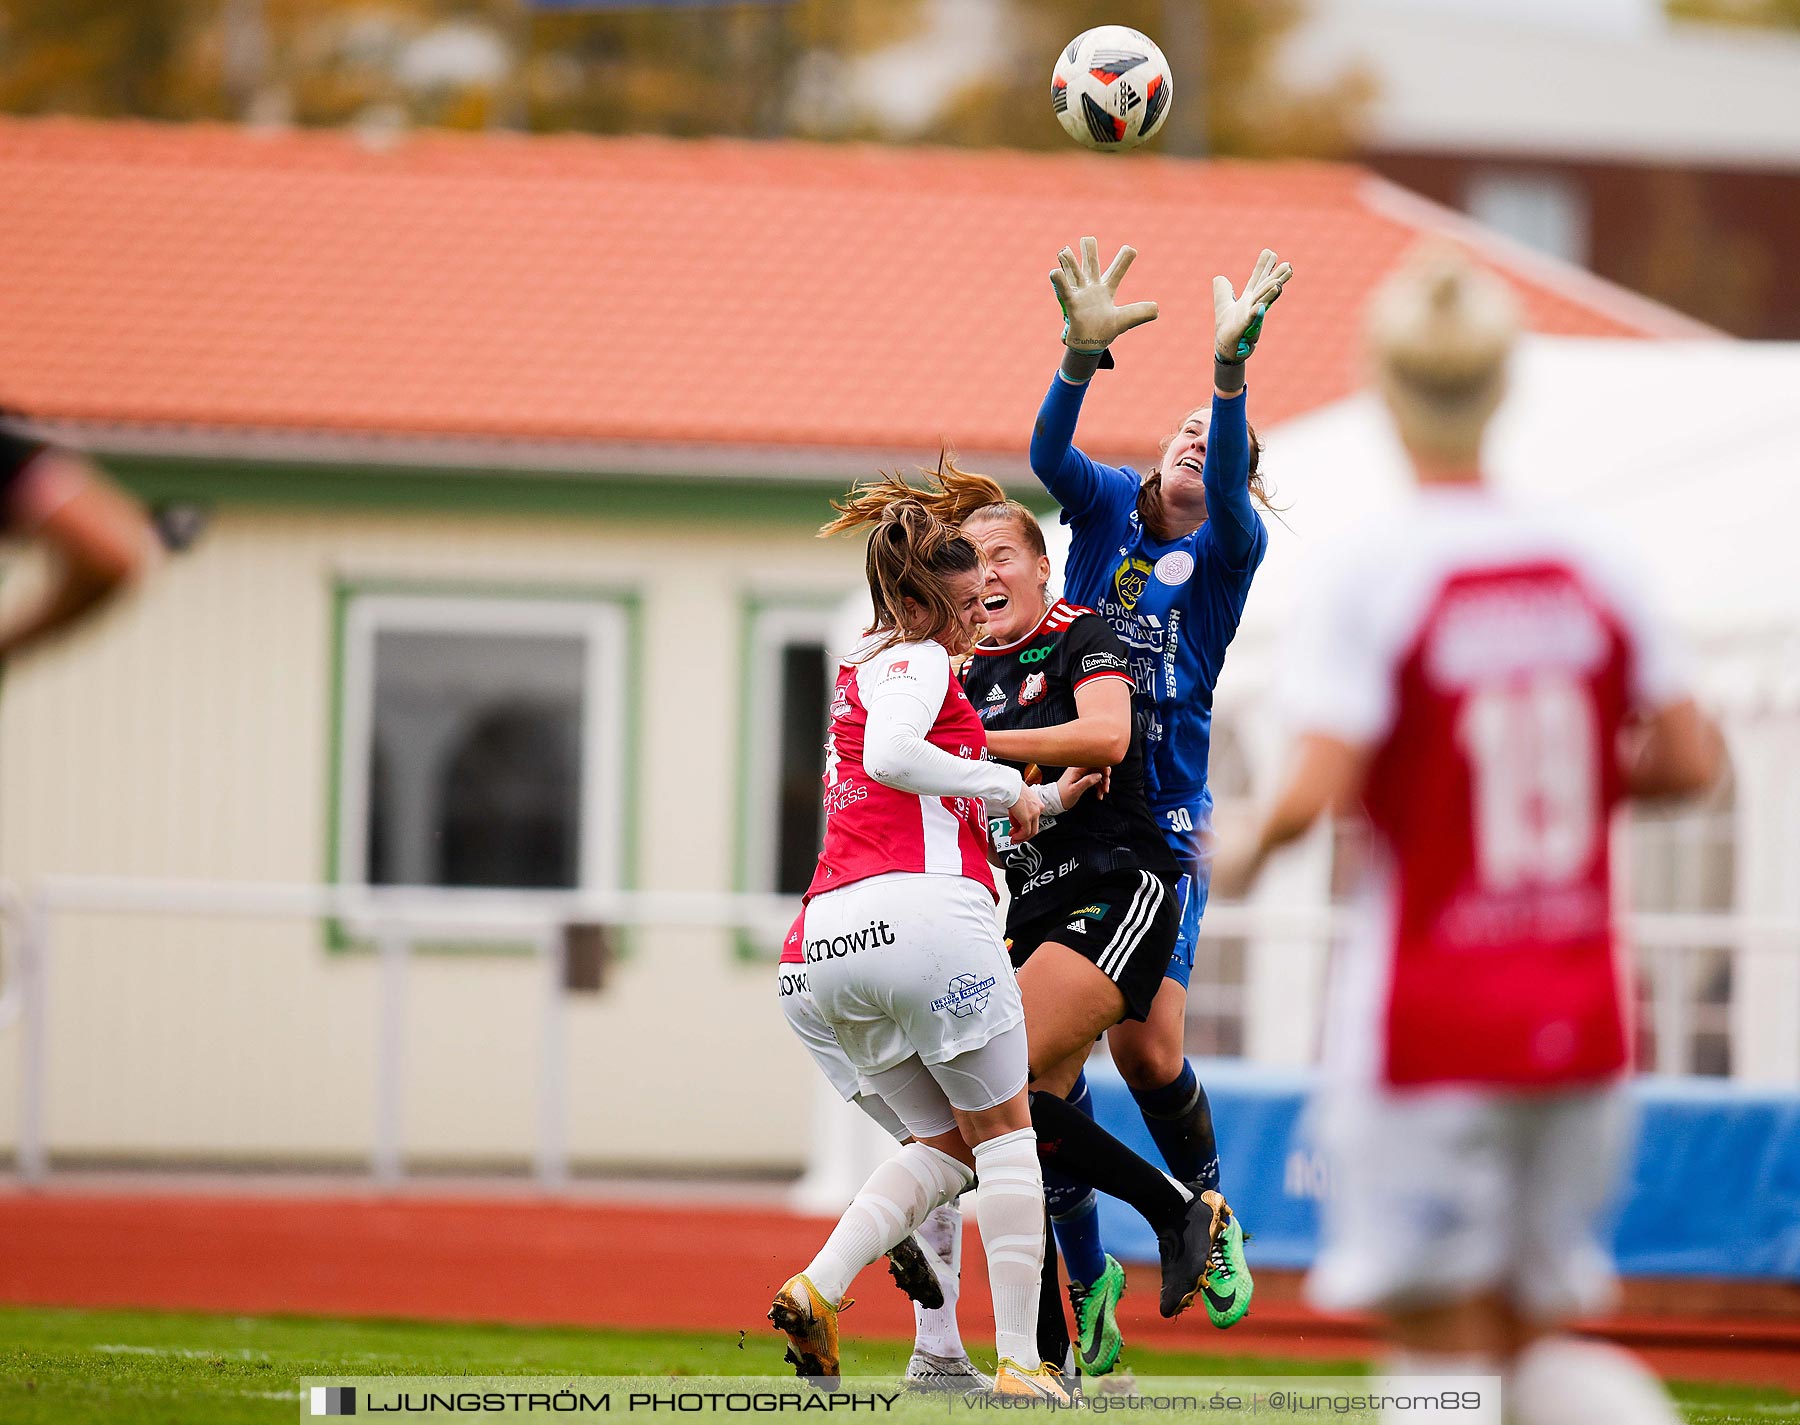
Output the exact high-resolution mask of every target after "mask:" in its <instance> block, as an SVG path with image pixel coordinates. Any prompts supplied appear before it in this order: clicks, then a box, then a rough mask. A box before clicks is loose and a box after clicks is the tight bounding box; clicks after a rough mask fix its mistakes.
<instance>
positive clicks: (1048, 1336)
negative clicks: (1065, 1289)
mask: <svg viewBox="0 0 1800 1425" xmlns="http://www.w3.org/2000/svg"><path fill="white" fill-rule="evenodd" d="M1037 1348H1038V1357H1039V1359H1040V1360H1044V1361H1048V1362H1049V1363H1050V1364H1051V1365H1053V1366H1055V1367H1056V1368H1057V1370H1059V1371H1060V1370H1062V1369H1063V1367H1064V1366H1065V1365H1066V1364H1067V1363H1068V1359H1069V1320H1068V1318H1067V1317H1066V1316H1064V1315H1063V1304H1062V1275H1061V1273H1059V1272H1058V1271H1057V1269H1056V1237H1055V1235H1054V1234H1053V1233H1052V1232H1051V1230H1050V1214H1049V1213H1045V1214H1044V1279H1043V1289H1042V1290H1041V1291H1040V1292H1039V1293H1038V1319H1037Z"/></svg>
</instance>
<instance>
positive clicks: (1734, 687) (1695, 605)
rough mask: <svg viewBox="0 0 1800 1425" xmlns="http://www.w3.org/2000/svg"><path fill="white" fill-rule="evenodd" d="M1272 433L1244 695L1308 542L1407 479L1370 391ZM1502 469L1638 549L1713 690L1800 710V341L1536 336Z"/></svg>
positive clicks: (1238, 676)
mask: <svg viewBox="0 0 1800 1425" xmlns="http://www.w3.org/2000/svg"><path fill="white" fill-rule="evenodd" d="M1254 399H1255V393H1254V391H1252V401H1253V402H1254ZM1266 436H1267V439H1266V444H1267V447H1268V449H1267V453H1266V456H1265V466H1264V468H1265V471H1266V472H1267V473H1268V475H1269V477H1270V479H1271V480H1272V481H1273V483H1274V485H1275V487H1276V499H1277V503H1278V504H1281V505H1283V506H1285V507H1286V508H1285V510H1284V513H1283V519H1282V521H1281V522H1274V523H1273V524H1272V533H1271V540H1270V549H1269V555H1268V558H1267V560H1266V562H1265V563H1264V565H1263V568H1262V570H1261V571H1260V572H1259V573H1258V575H1257V579H1256V585H1255V588H1254V590H1253V592H1252V594H1251V597H1250V604H1249V607H1248V609H1247V610H1246V613H1245V619H1244V626H1243V630H1242V632H1241V633H1240V635H1239V643H1238V646H1237V647H1235V648H1234V649H1233V651H1232V661H1231V662H1230V663H1228V664H1227V671H1226V677H1225V680H1224V681H1225V683H1226V684H1227V685H1230V684H1233V683H1237V682H1239V681H1240V680H1241V681H1242V682H1244V683H1246V684H1248V685H1249V686H1247V687H1246V688H1245V689H1244V691H1245V692H1250V691H1252V690H1253V689H1254V687H1255V685H1256V683H1257V682H1258V681H1259V679H1257V678H1255V677H1251V676H1248V675H1252V674H1255V673H1258V672H1260V671H1262V665H1263V657H1264V655H1265V653H1266V651H1267V649H1268V646H1269V644H1270V643H1271V642H1272V641H1273V640H1274V638H1275V636H1276V635H1277V634H1278V631H1279V630H1280V629H1281V628H1282V626H1283V625H1284V624H1285V622H1286V619H1287V616H1288V614H1289V613H1290V612H1291V610H1292V608H1293V604H1294V600H1295V598H1296V597H1297V595H1298V593H1299V591H1300V589H1301V588H1302V587H1303V586H1304V584H1305V575H1306V565H1307V558H1308V553H1309V551H1310V550H1312V549H1315V548H1318V547H1320V546H1321V545H1323V544H1325V543H1327V542H1328V541H1330V540H1332V539H1333V538H1335V537H1340V536H1343V535H1345V534H1347V533H1348V532H1349V531H1351V530H1352V529H1354V527H1355V526H1356V525H1358V524H1359V523H1361V521H1362V520H1363V519H1364V518H1365V517H1366V516H1368V515H1369V514H1371V513H1372V512H1374V511H1377V510H1379V508H1380V507H1381V505H1382V504H1384V503H1387V502H1391V501H1393V500H1395V499H1397V498H1398V497H1399V496H1400V495H1401V494H1402V493H1403V491H1404V490H1405V489H1406V488H1407V484H1408V482H1407V475H1406V465H1405V462H1404V458H1403V457H1402V455H1401V452H1400V448H1399V445H1398V443H1397V441H1396V439H1395V437H1394V434H1393V431H1392V428H1391V426H1390V425H1389V424H1388V421H1387V419H1386V416H1385V414H1384V413H1383V412H1382V410H1381V408H1380V403H1379V401H1378V400H1377V399H1376V398H1375V397H1374V396H1372V395H1370V394H1367V393H1365V394H1362V395H1358V396H1353V397H1351V398H1349V399H1347V400H1344V401H1340V402H1337V403H1336V404H1334V405H1331V406H1327V407H1324V408H1323V409H1321V410H1318V411H1315V412H1312V413H1311V414H1309V415H1307V416H1304V417H1301V418H1300V419H1297V420H1294V421H1289V422H1287V423H1286V424H1284V425H1281V426H1279V427H1277V428H1275V429H1273V430H1271V431H1269V432H1267V433H1266ZM1488 463H1489V468H1490V470H1491V471H1492V473H1493V478H1494V480H1495V482H1496V483H1497V484H1499V485H1501V486H1502V487H1504V488H1506V489H1510V490H1517V491H1520V492H1521V493H1527V494H1530V495H1533V496H1536V497H1541V498H1545V499H1550V500H1555V501H1558V502H1562V503H1566V504H1567V505H1569V506H1570V507H1571V512H1572V513H1573V514H1576V515H1578V516H1579V517H1581V518H1584V519H1588V518H1592V519H1597V520H1599V521H1602V522H1604V524H1605V525H1606V526H1608V527H1609V528H1611V529H1613V530H1615V531H1616V532H1617V533H1618V535H1619V536H1620V537H1621V538H1622V539H1623V540H1625V541H1626V542H1627V543H1628V545H1629V546H1631V547H1632V548H1634V550H1635V552H1636V553H1637V555H1638V556H1639V559H1640V561H1641V562H1642V564H1643V566H1644V567H1645V568H1646V569H1647V570H1648V572H1649V574H1650V576H1651V578H1652V579H1653V581H1654V584H1655V586H1656V589H1657V593H1658V596H1659V597H1660V599H1661V600H1662V602H1663V606H1664V610H1665V612H1666V613H1667V614H1668V615H1669V616H1670V617H1671V618H1673V619H1674V620H1675V621H1676V623H1677V624H1678V626H1679V627H1680V628H1681V629H1682V630H1683V632H1684V633H1685V634H1686V636H1687V637H1688V638H1689V640H1690V641H1691V642H1692V643H1694V644H1695V645H1696V646H1697V647H1698V648H1700V649H1701V650H1703V651H1704V653H1705V655H1706V656H1705V665H1706V666H1705V674H1704V686H1705V687H1706V689H1707V691H1708V692H1709V693H1710V694H1711V695H1712V696H1713V697H1714V698H1715V700H1718V701H1722V702H1730V703H1733V704H1735V705H1738V706H1746V705H1756V706H1761V707H1765V708H1766V707H1769V706H1771V705H1774V706H1780V707H1784V708H1795V707H1800V560H1797V559H1796V556H1795V552H1794V533H1795V531H1796V529H1800V344H1788V343H1781V344H1755V343H1745V342H1724V341H1721V342H1703V343H1702V342H1696V343H1688V342H1646V341H1597V340H1583V339H1570V338H1534V339H1531V340H1529V341H1527V342H1526V343H1524V345H1523V348H1522V350H1521V351H1520V353H1519V356H1518V358H1517V360H1516V362H1515V365H1514V370H1513V379H1512V394H1511V396H1510V398H1509V400H1508V401H1507V403H1506V405H1505V407H1504V408H1503V409H1502V411H1501V413H1500V416H1499V418H1498V419H1497V421H1496V424H1495V428H1494V432H1493V437H1492V440H1491V442H1490V446H1489V451H1488ZM1746 650H1754V653H1753V655H1752V656H1751V657H1750V658H1748V659H1746V657H1745V653H1746ZM1240 659H1241V662H1240ZM1249 665H1256V666H1254V667H1253V666H1249ZM1752 665H1754V666H1752ZM1220 691H1221V697H1230V696H1234V695H1235V694H1236V692H1237V690H1235V689H1233V688H1232V687H1229V686H1227V687H1222V688H1221V690H1220Z"/></svg>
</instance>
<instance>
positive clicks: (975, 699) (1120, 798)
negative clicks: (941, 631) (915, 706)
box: [963, 601, 1178, 924]
mask: <svg viewBox="0 0 1800 1425" xmlns="http://www.w3.org/2000/svg"><path fill="white" fill-rule="evenodd" d="M1099 678H1116V679H1119V680H1120V681H1122V682H1124V683H1125V684H1126V686H1127V688H1129V687H1130V686H1131V663H1130V659H1129V657H1128V656H1127V654H1126V651H1125V645H1124V644H1122V643H1121V642H1120V641H1119V636H1118V635H1117V634H1116V633H1114V632H1113V631H1112V629H1111V628H1110V627H1109V626H1108V625H1107V622H1106V620H1105V619H1103V618H1101V617H1100V616H1099V615H1098V614H1095V613H1094V612H1093V611H1092V610H1090V609H1084V608H1080V607H1078V606H1077V605H1074V604H1069V603H1064V602H1061V601H1058V602H1057V603H1055V604H1053V605H1051V607H1050V608H1049V610H1048V611H1046V613H1045V614H1044V617H1043V618H1042V619H1041V620H1040V621H1039V623H1038V625H1037V627H1036V628H1034V629H1032V631H1031V632H1030V633H1028V634H1026V635H1025V636H1024V637H1023V638H1021V639H1019V640H1018V641H1017V642H1014V643H1008V644H1005V645H1004V646H1002V647H997V648H996V647H989V646H985V645H983V646H978V647H977V648H976V649H975V654H974V656H973V657H971V658H970V659H969V665H968V668H967V669H966V670H965V671H964V674H963V686H964V689H965V691H967V693H968V695H969V701H970V702H971V703H973V704H974V705H975V711H976V712H977V713H978V714H979V715H980V717H981V721H982V724H983V726H985V727H986V728H987V729H988V730H989V731H998V730H1000V729H1002V728H1030V727H1055V726H1057V725H1058V724H1060V723H1065V722H1074V721H1075V719H1076V718H1077V717H1078V716H1079V715H1080V713H1079V710H1078V709H1077V707H1076V705H1075V690H1076V689H1077V688H1079V687H1081V686H1082V685H1083V684H1084V683H1090V682H1093V681H1094V680H1095V679H1099ZM1023 770H1025V771H1026V774H1027V777H1028V779H1029V777H1030V772H1029V768H1025V769H1023ZM1063 770H1064V769H1063V768H1061V767H1040V768H1039V769H1038V771H1039V774H1040V777H1039V779H1040V780H1041V781H1043V782H1044V783H1046V784H1048V783H1051V782H1054V781H1055V780H1056V779H1057V778H1058V777H1060V776H1061V775H1062V773H1063ZM989 825H990V830H991V831H992V832H993V835H994V844H995V846H996V847H1000V848H1004V849H1003V852H1002V854H1003V855H1004V857H1005V861H1006V880H1007V885H1008V886H1009V888H1010V889H1011V891H1012V898H1013V901H1012V909H1011V910H1010V911H1009V912H1008V917H1007V918H1008V921H1009V923H1015V924H1016V923H1020V922H1023V921H1026V920H1029V919H1031V918H1032V917H1034V916H1037V915H1045V914H1050V913H1052V912H1056V911H1058V910H1059V908H1060V907H1061V906H1062V904H1063V902H1064V901H1065V899H1066V898H1068V897H1074V896H1079V895H1081V894H1082V888H1083V887H1084V886H1086V885H1087V884H1088V883H1089V882H1091V881H1093V880H1094V879H1095V878H1096V877H1099V876H1103V875H1106V874H1107V873H1108V872H1112V871H1137V870H1143V871H1149V872H1151V873H1152V874H1153V875H1157V876H1162V877H1164V878H1165V879H1167V880H1169V881H1173V880H1174V879H1175V877H1176V875H1177V874H1178V869H1177V867H1176V865H1175V858H1174V857H1173V856H1172V855H1171V854H1170V852H1169V848H1168V846H1167V844H1166V843H1165V842H1164V840H1163V836H1162V833H1161V832H1160V831H1158V830H1157V826H1156V821H1155V819H1154V818H1153V817H1152V816H1151V815H1150V806H1149V803H1148V802H1147V801H1146V800H1145V797H1144V745H1143V734H1142V732H1141V731H1139V729H1138V728H1137V726H1136V723H1135V720H1134V722H1133V726H1132V730H1131V747H1130V749H1129V750H1128V751H1127V752H1126V754H1125V758H1124V760H1123V761H1122V762H1120V763H1119V765H1118V766H1116V767H1114V768H1113V772H1112V789H1111V790H1110V791H1109V792H1108V793H1107V794H1106V796H1105V797H1096V796H1095V795H1094V794H1093V793H1092V792H1089V793H1088V794H1087V795H1086V796H1084V797H1083V798H1082V799H1081V800H1080V801H1079V802H1077V803H1076V804H1075V805H1074V806H1073V807H1072V808H1071V809H1070V810H1068V811H1067V812H1065V813H1063V814H1062V815H1061V816H1059V817H1054V818H1052V817H1048V816H1046V817H1045V818H1044V820H1043V823H1042V825H1041V827H1040V828H1039V830H1038V834H1037V835H1036V836H1035V837H1033V838H1032V839H1031V840H1030V841H1028V842H1026V843H1025V844H1023V845H1021V846H1016V847H1014V846H1010V845H1009V842H1008V838H1007V835H1006V833H1007V827H1008V822H1007V818H1006V817H1005V815H1004V814H1002V815H999V816H996V817H992V818H990V823H989Z"/></svg>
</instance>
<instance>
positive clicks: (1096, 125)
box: [1050, 25, 1175, 150]
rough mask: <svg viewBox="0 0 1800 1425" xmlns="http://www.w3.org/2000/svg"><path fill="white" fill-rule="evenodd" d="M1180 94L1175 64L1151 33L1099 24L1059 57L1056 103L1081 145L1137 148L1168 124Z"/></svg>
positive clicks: (1054, 90) (1054, 83) (1053, 101)
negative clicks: (1172, 102) (1172, 65)
mask: <svg viewBox="0 0 1800 1425" xmlns="http://www.w3.org/2000/svg"><path fill="white" fill-rule="evenodd" d="M1174 92H1175V86H1174V82H1173V81H1172V80H1171V79H1170V78H1169V61H1168V60H1166V59H1164V58H1163V52H1162V51H1161V50H1159V49H1158V48H1157V47H1156V43H1155V41H1153V40H1152V39H1151V38H1150V37H1149V36H1148V35H1144V34H1139V33H1138V31H1136V30H1133V29H1127V28H1126V27H1125V26H1124V25H1099V26H1097V27H1095V28H1094V29H1091V30H1088V31H1086V32H1085V33H1083V34H1079V35H1077V36H1076V37H1075V38H1074V39H1073V40H1071V41H1070V42H1069V44H1068V45H1067V47H1065V48H1064V50H1063V52H1062V53H1061V54H1059V55H1058V56H1057V57H1056V72H1055V74H1054V75H1052V77H1051V80H1050V102H1051V105H1052V107H1053V108H1054V109H1055V110H1056V117H1057V120H1058V121H1059V122H1060V123H1061V124H1062V126H1063V127H1064V128H1065V129H1067V130H1068V132H1069V137H1070V138H1072V139H1074V140H1075V142H1076V143H1079V144H1086V145H1087V146H1088V147H1089V148H1094V149H1102V150H1105V149H1121V148H1136V147H1137V146H1138V145H1139V144H1141V143H1142V142H1143V141H1144V140H1145V139H1147V138H1149V137H1150V136H1151V135H1152V134H1154V133H1155V132H1156V131H1157V130H1158V129H1160V128H1161V127H1162V126H1163V120H1164V119H1166V118H1168V117H1169V100H1170V98H1171V97H1172V96H1173V94H1174Z"/></svg>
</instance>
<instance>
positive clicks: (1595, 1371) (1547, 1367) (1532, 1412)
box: [1506, 1336, 1681, 1425]
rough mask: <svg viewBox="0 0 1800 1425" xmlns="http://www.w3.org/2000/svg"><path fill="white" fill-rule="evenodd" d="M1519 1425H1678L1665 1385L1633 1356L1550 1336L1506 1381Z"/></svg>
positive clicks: (1530, 1351) (1523, 1357)
mask: <svg viewBox="0 0 1800 1425" xmlns="http://www.w3.org/2000/svg"><path fill="white" fill-rule="evenodd" d="M1506 1409H1507V1414H1508V1416H1509V1417H1510V1418H1511V1419H1513V1420H1515V1421H1517V1422H1518V1425H1590V1423H1591V1422H1594V1421H1605V1422H1606V1425H1680V1420H1681V1417H1680V1416H1679V1415H1677V1414H1676V1413H1675V1407H1674V1406H1673V1405H1672V1404H1670V1403H1669V1397H1668V1395H1667V1394H1666V1393H1665V1392H1664V1390H1663V1388H1662V1383H1661V1382H1660V1381H1658V1380H1657V1378H1656V1377H1655V1376H1654V1375H1652V1374H1651V1373H1650V1371H1649V1369H1648V1368H1646V1367H1645V1366H1644V1364H1643V1363H1642V1362H1641V1361H1639V1360H1638V1359H1637V1358H1636V1357H1635V1356H1632V1355H1630V1354H1628V1353H1627V1352H1625V1351H1621V1350H1620V1349H1619V1348H1618V1347H1617V1346H1608V1345H1603V1344H1602V1343H1601V1342H1599V1341H1580V1340H1576V1339H1575V1338H1574V1337H1572V1336H1551V1337H1549V1338H1547V1339H1545V1340H1542V1341H1539V1342H1538V1343H1537V1344H1536V1345H1533V1346H1530V1347H1528V1348H1527V1349H1526V1350H1525V1351H1524V1352H1523V1353H1522V1354H1521V1355H1520V1356H1519V1359H1518V1360H1517V1361H1516V1362H1515V1363H1514V1365H1513V1369H1512V1374H1511V1375H1510V1376H1508V1377H1507V1381H1506Z"/></svg>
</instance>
